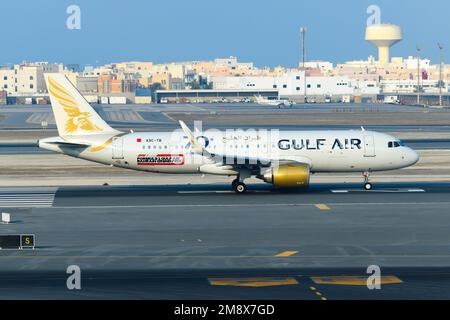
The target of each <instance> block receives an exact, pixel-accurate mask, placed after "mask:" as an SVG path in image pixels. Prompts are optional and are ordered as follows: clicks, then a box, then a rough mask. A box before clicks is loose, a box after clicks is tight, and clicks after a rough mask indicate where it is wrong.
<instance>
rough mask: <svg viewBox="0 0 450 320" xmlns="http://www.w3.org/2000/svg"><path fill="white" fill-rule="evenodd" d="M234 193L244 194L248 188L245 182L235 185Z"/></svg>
mask: <svg viewBox="0 0 450 320" xmlns="http://www.w3.org/2000/svg"><path fill="white" fill-rule="evenodd" d="M233 189H234V192H236V193H239V194H242V193H245V192H246V191H247V186H246V185H245V183H243V182H237V183H235V184H234V185H233Z"/></svg>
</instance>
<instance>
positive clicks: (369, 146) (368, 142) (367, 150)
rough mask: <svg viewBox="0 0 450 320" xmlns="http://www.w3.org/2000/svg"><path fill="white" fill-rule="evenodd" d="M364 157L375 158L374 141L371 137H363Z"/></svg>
mask: <svg viewBox="0 0 450 320" xmlns="http://www.w3.org/2000/svg"><path fill="white" fill-rule="evenodd" d="M364 157H375V139H374V137H373V136H372V135H370V136H369V135H367V136H364Z"/></svg>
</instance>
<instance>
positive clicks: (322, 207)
mask: <svg viewBox="0 0 450 320" xmlns="http://www.w3.org/2000/svg"><path fill="white" fill-rule="evenodd" d="M315 206H316V208H317V209H319V210H324V211H328V210H331V208H330V207H329V206H327V205H326V204H323V203H319V204H316V205H315Z"/></svg>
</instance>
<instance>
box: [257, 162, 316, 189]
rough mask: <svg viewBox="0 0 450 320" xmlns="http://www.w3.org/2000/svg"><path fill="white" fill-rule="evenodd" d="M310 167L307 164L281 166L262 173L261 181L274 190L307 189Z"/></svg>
mask: <svg viewBox="0 0 450 320" xmlns="http://www.w3.org/2000/svg"><path fill="white" fill-rule="evenodd" d="M309 178H310V167H309V165H308V164H303V163H292V164H281V165H279V166H277V167H273V168H271V169H269V170H268V171H266V172H264V174H263V175H262V179H263V180H264V181H265V182H267V183H271V184H273V186H274V187H276V188H307V187H308V186H309Z"/></svg>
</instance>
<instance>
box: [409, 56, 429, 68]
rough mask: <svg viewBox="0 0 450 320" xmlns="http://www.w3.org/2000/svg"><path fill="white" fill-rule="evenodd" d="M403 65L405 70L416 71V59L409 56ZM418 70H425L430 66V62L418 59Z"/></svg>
mask: <svg viewBox="0 0 450 320" xmlns="http://www.w3.org/2000/svg"><path fill="white" fill-rule="evenodd" d="M403 64H404V66H405V68H406V69H409V70H411V69H412V70H415V69H417V57H412V56H409V57H408V58H407V59H404V60H403ZM419 65H420V69H422V70H427V69H428V68H430V66H431V60H429V59H419Z"/></svg>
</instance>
